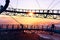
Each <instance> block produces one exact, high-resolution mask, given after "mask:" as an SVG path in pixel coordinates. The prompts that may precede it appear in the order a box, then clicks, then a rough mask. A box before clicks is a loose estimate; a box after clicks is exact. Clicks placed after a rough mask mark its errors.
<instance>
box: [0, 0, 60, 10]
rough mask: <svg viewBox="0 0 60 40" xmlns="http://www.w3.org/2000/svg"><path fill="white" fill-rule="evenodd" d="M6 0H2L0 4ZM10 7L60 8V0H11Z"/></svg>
mask: <svg viewBox="0 0 60 40" xmlns="http://www.w3.org/2000/svg"><path fill="white" fill-rule="evenodd" d="M4 1H5V0H0V5H1V4H3V5H4V3H5V2H4ZM9 7H12V8H19V9H60V0H10V4H9Z"/></svg>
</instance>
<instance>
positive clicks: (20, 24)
mask: <svg viewBox="0 0 60 40" xmlns="http://www.w3.org/2000/svg"><path fill="white" fill-rule="evenodd" d="M20 26H21V29H22V32H23V33H24V28H23V27H24V25H23V24H20Z"/></svg>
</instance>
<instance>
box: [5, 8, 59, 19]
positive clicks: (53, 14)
mask: <svg viewBox="0 0 60 40" xmlns="http://www.w3.org/2000/svg"><path fill="white" fill-rule="evenodd" d="M5 12H10V13H12V14H13V13H17V14H20V13H22V14H28V13H29V12H33V13H34V15H35V14H37V15H36V17H39V16H43V17H44V18H49V19H60V10H40V9H17V8H7V10H5Z"/></svg>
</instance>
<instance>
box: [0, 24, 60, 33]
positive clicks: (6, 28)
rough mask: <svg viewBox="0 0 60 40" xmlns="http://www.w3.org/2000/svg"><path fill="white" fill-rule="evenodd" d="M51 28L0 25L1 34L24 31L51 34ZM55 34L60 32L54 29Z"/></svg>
mask: <svg viewBox="0 0 60 40" xmlns="http://www.w3.org/2000/svg"><path fill="white" fill-rule="evenodd" d="M10 27H11V28H10ZM50 28H51V27H49V26H43V25H41V26H39V25H22V24H20V25H16V24H15V25H11V24H7V25H6V24H0V32H9V31H12V32H14V31H19V32H20V31H24V30H37V31H48V32H51V30H50ZM53 32H55V33H60V30H56V28H55V29H54V31H53Z"/></svg>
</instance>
